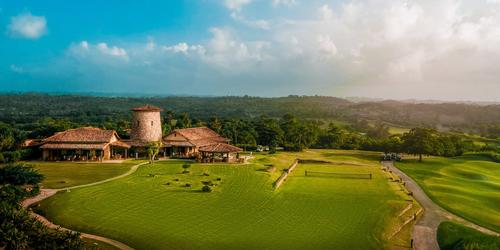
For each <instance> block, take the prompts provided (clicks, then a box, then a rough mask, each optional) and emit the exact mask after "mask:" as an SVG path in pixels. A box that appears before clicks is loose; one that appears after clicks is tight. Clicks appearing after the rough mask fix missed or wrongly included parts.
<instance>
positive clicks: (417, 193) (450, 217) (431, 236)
mask: <svg viewBox="0 0 500 250" xmlns="http://www.w3.org/2000/svg"><path fill="white" fill-rule="evenodd" d="M382 164H383V165H384V166H385V167H386V168H388V169H389V170H391V171H392V172H393V173H395V174H397V175H398V176H399V177H400V178H401V179H403V181H404V182H405V183H406V188H407V189H408V190H409V191H411V192H413V197H415V199H416V200H417V201H418V202H419V203H420V205H421V206H422V207H423V208H424V214H423V216H422V217H421V218H420V219H419V220H418V221H417V224H415V227H414V228H413V240H414V241H413V246H414V249H417V250H420V249H422V250H439V245H438V242H437V228H438V226H439V224H441V222H443V221H453V222H456V223H459V224H462V225H464V226H467V227H470V228H474V229H476V230H478V231H480V232H483V233H485V234H489V235H495V236H499V234H498V233H496V232H494V231H492V230H489V229H487V228H484V227H481V226H479V225H476V224H474V223H472V222H470V221H467V220H465V219H463V218H461V217H459V216H456V215H454V214H452V213H450V212H448V211H446V210H445V209H443V208H441V207H440V206H438V205H437V204H436V203H434V202H433V201H432V200H431V199H430V198H429V197H428V196H427V195H426V194H425V192H424V191H423V190H422V189H421V188H420V186H419V185H418V184H417V183H416V182H415V181H414V180H413V179H411V178H410V177H408V176H407V175H406V174H405V173H403V172H402V171H401V170H399V169H398V168H396V167H395V166H394V164H393V163H392V162H390V161H384V162H382Z"/></svg>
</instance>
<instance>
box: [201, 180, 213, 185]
mask: <svg viewBox="0 0 500 250" xmlns="http://www.w3.org/2000/svg"><path fill="white" fill-rule="evenodd" d="M201 184H203V185H205V186H208V185H213V184H212V181H201Z"/></svg>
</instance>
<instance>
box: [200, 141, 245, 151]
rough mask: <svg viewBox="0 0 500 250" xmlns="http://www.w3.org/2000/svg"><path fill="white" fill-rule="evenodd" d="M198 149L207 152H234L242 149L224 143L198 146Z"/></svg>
mask: <svg viewBox="0 0 500 250" xmlns="http://www.w3.org/2000/svg"><path fill="white" fill-rule="evenodd" d="M199 151H200V152H207V153H236V152H241V151H243V149H241V148H238V147H235V146H233V145H229V144H226V143H217V144H211V145H207V146H203V147H200V149H199Z"/></svg>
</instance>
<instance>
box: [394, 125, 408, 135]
mask: <svg viewBox="0 0 500 250" xmlns="http://www.w3.org/2000/svg"><path fill="white" fill-rule="evenodd" d="M408 131H410V129H409V128H402V127H395V126H390V127H389V134H391V135H402V134H404V133H406V132H408Z"/></svg>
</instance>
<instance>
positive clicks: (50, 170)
mask: <svg viewBox="0 0 500 250" xmlns="http://www.w3.org/2000/svg"><path fill="white" fill-rule="evenodd" d="M26 163H27V164H29V165H32V166H33V167H35V168H36V169H37V170H38V172H39V173H41V174H43V175H44V176H45V179H44V180H43V182H42V187H43V188H64V187H71V186H77V185H82V184H87V183H92V182H97V181H100V180H104V179H108V178H111V177H113V176H117V175H120V174H123V173H125V172H127V171H128V170H129V169H130V167H131V166H133V165H135V164H137V163H138V161H133V160H132V161H125V162H123V163H76V162H26Z"/></svg>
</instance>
